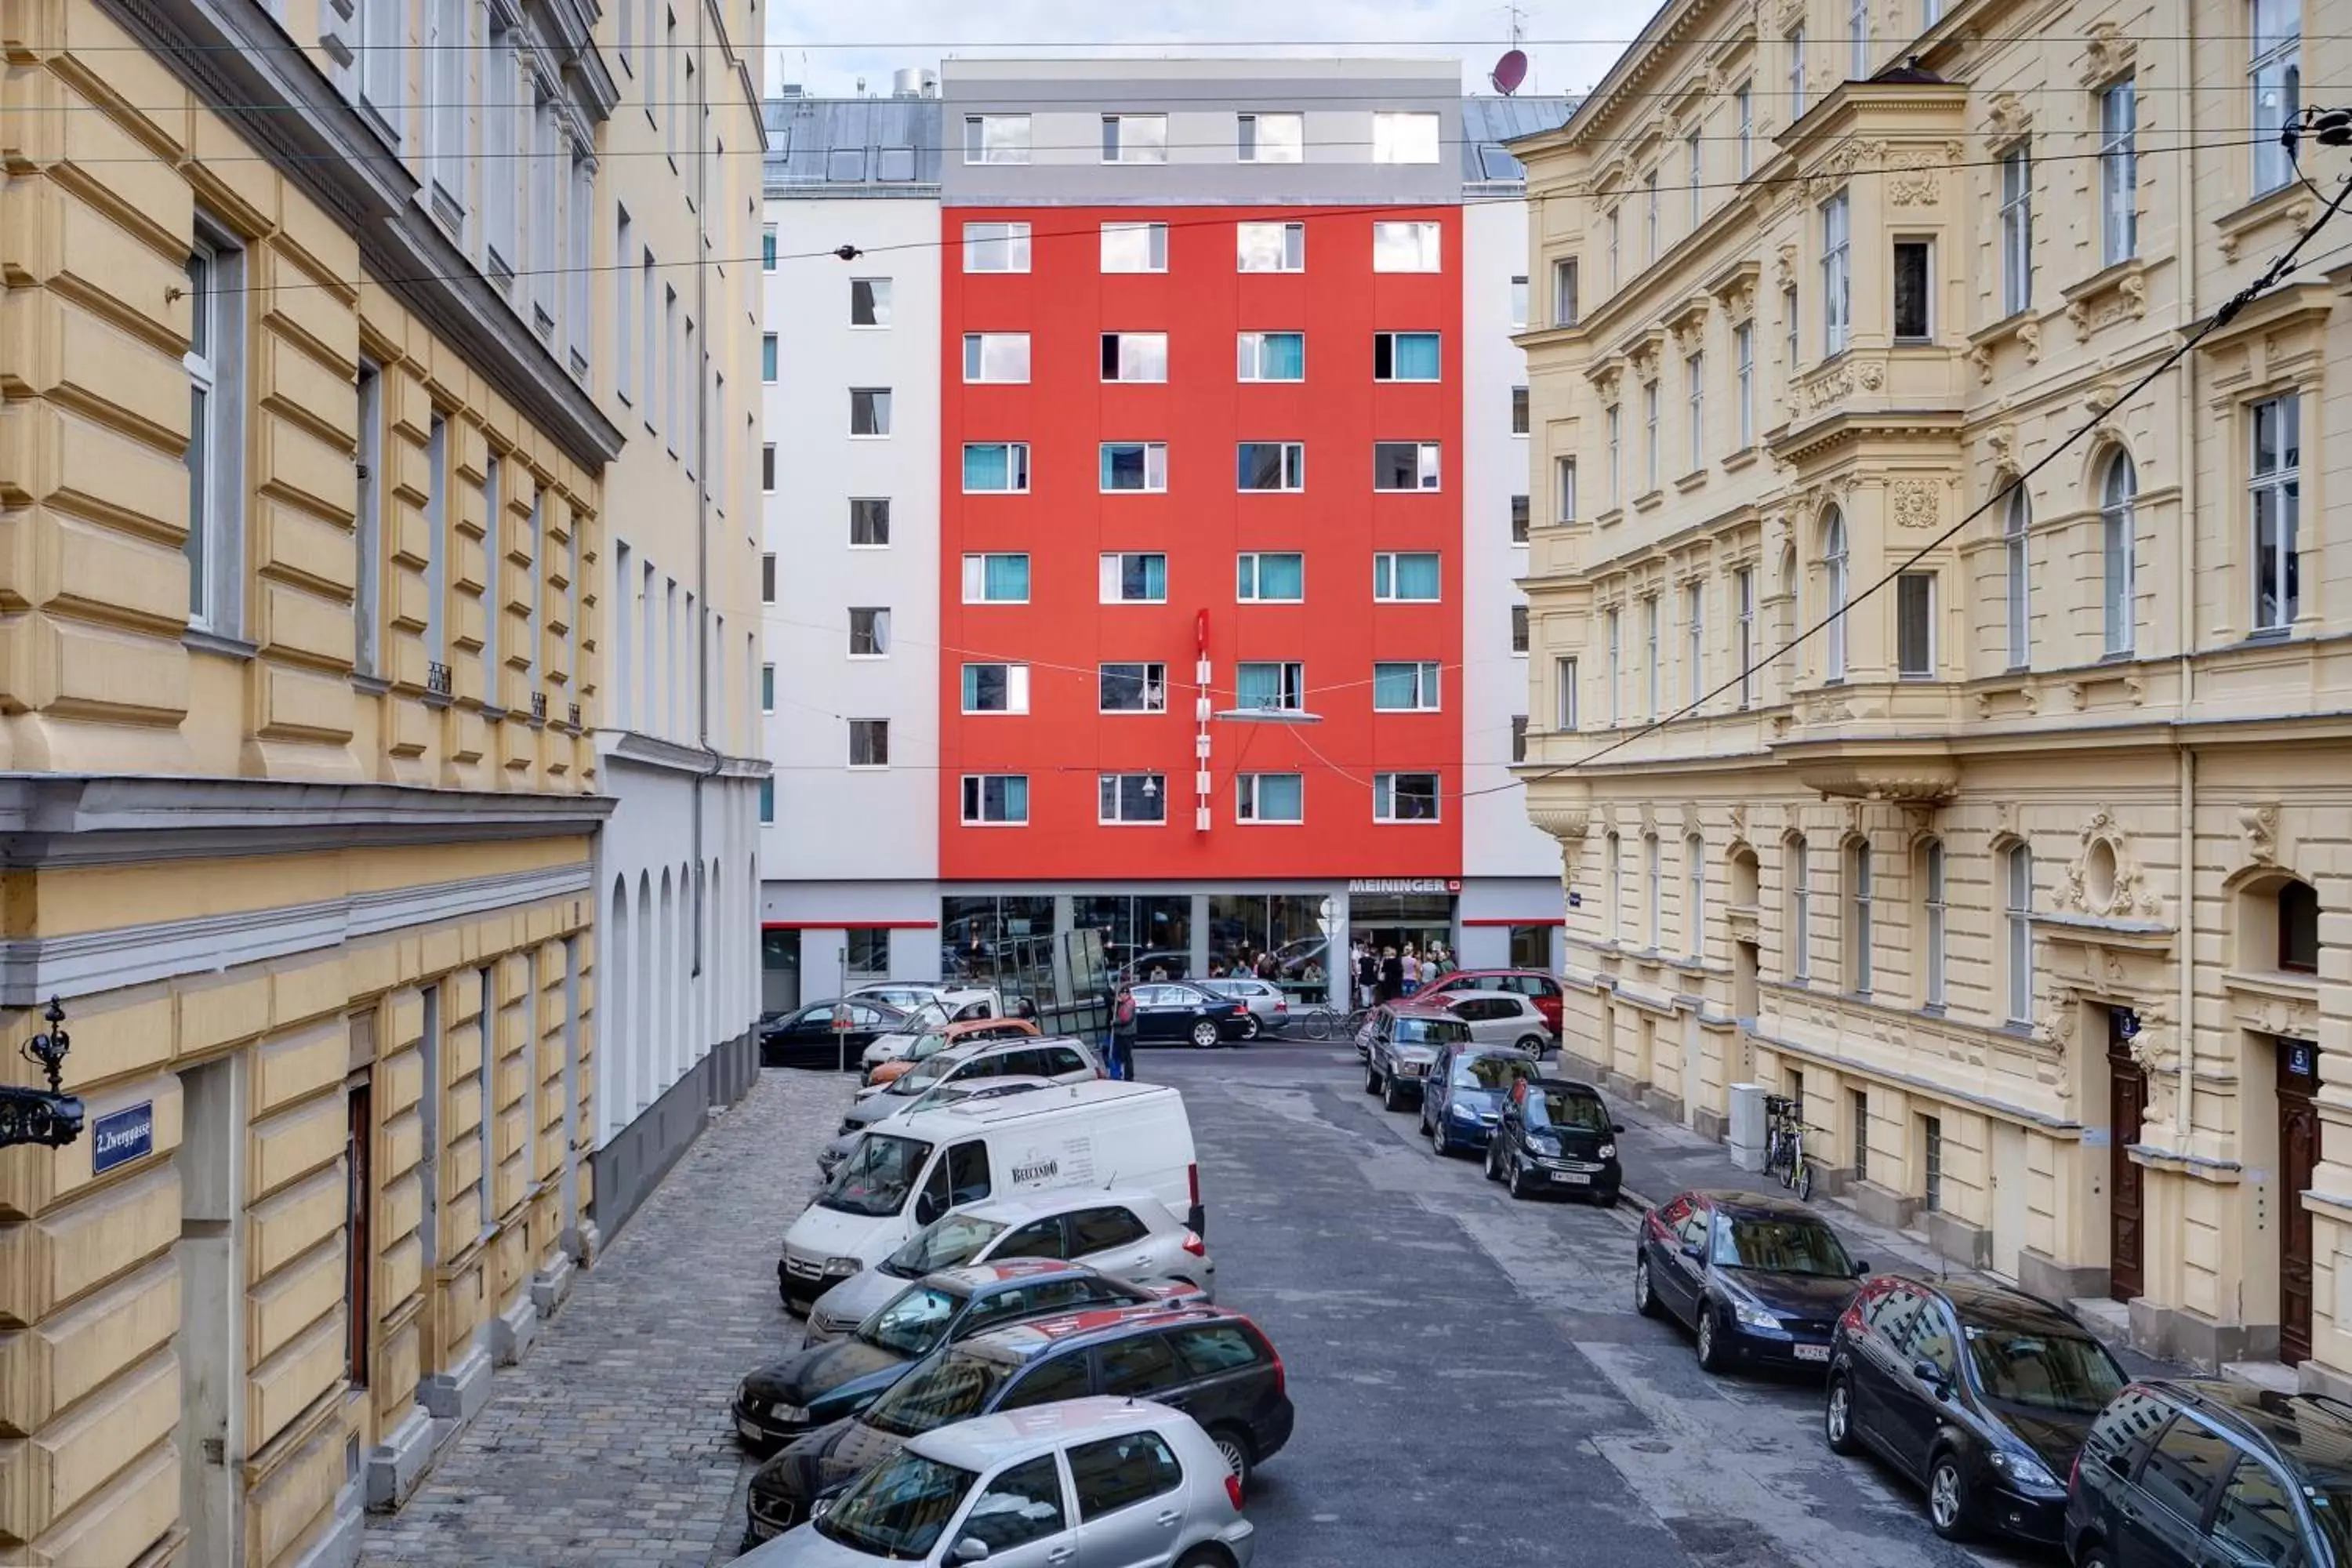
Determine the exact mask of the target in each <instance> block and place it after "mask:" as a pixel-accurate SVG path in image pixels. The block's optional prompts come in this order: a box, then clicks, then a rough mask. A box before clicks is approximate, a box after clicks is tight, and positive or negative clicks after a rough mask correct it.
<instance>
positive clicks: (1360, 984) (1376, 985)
mask: <svg viewBox="0 0 2352 1568" xmlns="http://www.w3.org/2000/svg"><path fill="white" fill-rule="evenodd" d="M1355 979H1356V1005H1357V1006H1359V1007H1369V1006H1370V1005H1372V996H1373V994H1375V993H1376V992H1378V991H1379V990H1380V986H1381V955H1380V954H1379V953H1377V952H1373V951H1372V950H1371V948H1370V947H1369V946H1368V945H1366V944H1365V943H1363V942H1358V943H1357V944H1356V975H1355Z"/></svg>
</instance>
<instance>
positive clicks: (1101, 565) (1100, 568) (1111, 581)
mask: <svg viewBox="0 0 2352 1568" xmlns="http://www.w3.org/2000/svg"><path fill="white" fill-rule="evenodd" d="M1129 561H1158V562H1159V563H1160V592H1159V593H1158V594H1156V595H1151V594H1146V595H1141V596H1140V597H1138V598H1132V599H1130V598H1129V597H1128V596H1127V563H1129ZM1095 600H1096V602H1097V604H1104V605H1164V604H1166V603H1167V602H1168V554H1167V552H1165V551H1160V550H1106V551H1104V552H1101V554H1099V555H1098V556H1097V557H1096V560H1095Z"/></svg>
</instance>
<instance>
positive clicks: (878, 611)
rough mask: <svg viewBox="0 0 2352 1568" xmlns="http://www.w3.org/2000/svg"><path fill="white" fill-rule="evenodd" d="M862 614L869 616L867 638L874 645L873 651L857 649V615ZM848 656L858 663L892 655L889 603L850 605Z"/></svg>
mask: <svg viewBox="0 0 2352 1568" xmlns="http://www.w3.org/2000/svg"><path fill="white" fill-rule="evenodd" d="M858 616H867V617H869V618H868V619H867V620H866V641H867V642H869V643H871V644H872V645H873V651H871V652H868V653H859V652H858V651H857V637H858V630H857V617H858ZM846 657H847V658H850V659H851V660H853V661H856V662H858V663H865V662H868V661H871V660H874V659H882V658H889V657H890V606H889V605H851V606H849V651H848V654H847V655H846Z"/></svg>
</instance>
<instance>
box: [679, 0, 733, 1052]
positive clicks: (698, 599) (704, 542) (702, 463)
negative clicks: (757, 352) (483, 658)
mask: <svg viewBox="0 0 2352 1568" xmlns="http://www.w3.org/2000/svg"><path fill="white" fill-rule="evenodd" d="M708 37H709V6H708V5H703V4H700V3H698V4H697V5H695V7H694V44H695V49H694V58H696V59H697V60H698V61H700V62H701V64H702V68H701V69H700V70H698V71H697V72H696V73H695V82H696V99H695V101H694V102H693V103H690V104H680V105H679V106H678V107H679V110H681V111H682V112H684V111H691V112H692V113H693V115H694V218H695V229H696V233H695V236H694V243H696V244H697V245H699V246H701V247H702V254H701V255H700V256H698V257H697V258H695V268H694V313H695V316H696V317H697V319H698V320H699V321H701V322H702V352H703V354H704V357H706V358H708V359H709V360H710V361H711V363H714V364H716V363H720V362H719V355H718V353H717V352H716V351H715V350H714V349H713V348H712V346H711V345H712V344H713V342H715V341H716V340H717V336H718V334H717V331H716V330H715V329H716V328H717V326H718V323H717V322H715V321H712V320H711V319H710V245H709V234H710V230H711V222H710V154H709V149H708V148H707V147H706V146H705V142H707V140H708V139H709V133H710V127H709V114H708V112H707V110H705V108H704V106H705V105H706V104H708V103H709V101H710V69H709V65H710V55H709V50H708V48H707V47H705V46H706V45H707V43H708ZM730 331H732V323H730ZM687 371H688V374H690V375H692V376H693V377H694V430H695V438H696V439H697V440H698V441H699V442H700V443H701V446H702V450H701V451H699V452H698V453H696V454H695V457H696V459H697V466H698V468H700V470H701V472H700V474H699V475H698V477H697V479H695V490H694V593H695V603H696V605H697V606H698V608H697V611H696V615H695V626H694V647H695V660H694V663H695V669H694V708H695V739H696V741H697V742H698V743H699V744H700V746H701V748H702V754H703V756H704V757H705V758H706V759H707V765H706V766H705V767H704V768H703V771H702V772H701V773H699V774H698V775H697V776H696V778H695V781H694V882H695V886H696V887H698V888H701V887H704V884H705V876H704V869H703V866H704V862H703V857H702V797H703V795H704V785H705V784H707V783H708V782H709V780H710V779H711V778H712V777H713V776H715V775H716V774H717V773H718V772H719V764H720V758H719V753H718V752H716V751H714V750H712V749H711V745H710V630H709V628H710V625H711V615H710V486H711V479H712V476H711V472H710V469H711V467H712V461H713V459H712V452H713V450H714V447H715V449H716V450H717V451H719V452H721V453H723V452H725V451H726V449H727V433H726V432H725V431H723V430H722V431H720V432H719V439H718V441H717V442H716V443H714V442H712V440H711V439H710V377H709V375H708V374H705V372H704V371H703V368H702V367H701V366H700V365H698V364H697V365H688V367H687ZM680 892H681V896H682V895H683V892H684V889H680ZM707 897H708V892H707V890H706V892H705V894H704V896H703V897H702V898H697V899H696V900H695V910H694V969H693V973H692V976H691V977H692V978H694V979H700V978H701V977H702V965H703V957H702V942H703V937H702V922H703V919H704V909H703V904H704V898H707ZM699 1043H700V1042H695V1043H693V1044H690V1045H689V1047H688V1048H689V1049H692V1048H694V1046H695V1045H698V1044H699Z"/></svg>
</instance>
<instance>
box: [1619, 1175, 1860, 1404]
mask: <svg viewBox="0 0 2352 1568" xmlns="http://www.w3.org/2000/svg"><path fill="white" fill-rule="evenodd" d="M1869 1271H1870V1265H1869V1264H1867V1263H1864V1262H1862V1261H1860V1260H1859V1259H1856V1258H1849V1257H1847V1256H1846V1250H1845V1247H1844V1246H1843V1244H1841V1243H1840V1242H1839V1240H1838V1238H1837V1233H1836V1232H1835V1231H1833V1230H1832V1229H1831V1228H1830V1227H1829V1226H1828V1224H1827V1223H1826V1222H1824V1221H1823V1220H1822V1218H1821V1216H1820V1215H1816V1214H1814V1213H1813V1211H1812V1210H1811V1209H1809V1208H1807V1207H1805V1205H1802V1204H1801V1203H1796V1202H1794V1201H1792V1200H1790V1199H1787V1198H1775V1197H1768V1196H1765V1195H1763V1194H1758V1193H1731V1192H1688V1193H1683V1194H1679V1195H1677V1196H1676V1197H1675V1198H1673V1199H1671V1200H1669V1201H1668V1202H1666V1203H1663V1204H1660V1205H1658V1206H1657V1207H1656V1208H1654V1209H1652V1210H1651V1211H1650V1212H1649V1213H1648V1214H1647V1215H1643V1219H1642V1237H1641V1240H1640V1241H1639V1242H1638V1243H1637V1244H1636V1245H1635V1248H1634V1255H1633V1305H1634V1306H1635V1307H1636V1308H1638V1309H1639V1310H1641V1312H1642V1314H1643V1316H1644V1317H1651V1318H1654V1317H1658V1316H1661V1315H1664V1316H1667V1317H1673V1318H1678V1319H1680V1320H1681V1321H1684V1322H1685V1323H1687V1324H1689V1325H1690V1328H1691V1331H1692V1333H1693V1335H1694V1336H1695V1337H1696V1341H1697V1348H1698V1363H1699V1365H1701V1366H1703V1367H1705V1368H1706V1370H1707V1371H1709V1372H1715V1373H1720V1372H1728V1371H1730V1370H1731V1368H1732V1367H1733V1366H1734V1365H1737V1364H1739V1363H1751V1364H1756V1365H1765V1366H1782V1367H1801V1368H1803V1369H1805V1370H1807V1371H1813V1372H1824V1371H1827V1370H1828V1367H1829V1360H1830V1337H1831V1335H1832V1332H1833V1331H1835V1330H1836V1328H1837V1321H1838V1318H1839V1316H1840V1315H1841V1314H1842V1313H1843V1312H1844V1310H1845V1308H1846V1303H1847V1302H1849V1301H1851V1300H1853V1293H1854V1289H1855V1286H1856V1282H1857V1281H1859V1280H1860V1279H1861V1278H1862V1277H1863V1276H1864V1274H1866V1273H1868V1272H1869Z"/></svg>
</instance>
